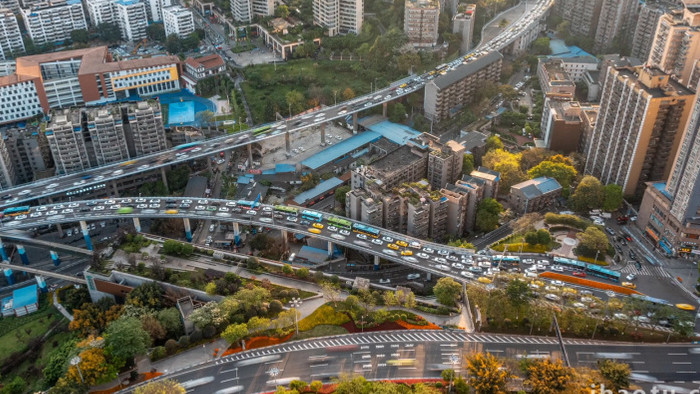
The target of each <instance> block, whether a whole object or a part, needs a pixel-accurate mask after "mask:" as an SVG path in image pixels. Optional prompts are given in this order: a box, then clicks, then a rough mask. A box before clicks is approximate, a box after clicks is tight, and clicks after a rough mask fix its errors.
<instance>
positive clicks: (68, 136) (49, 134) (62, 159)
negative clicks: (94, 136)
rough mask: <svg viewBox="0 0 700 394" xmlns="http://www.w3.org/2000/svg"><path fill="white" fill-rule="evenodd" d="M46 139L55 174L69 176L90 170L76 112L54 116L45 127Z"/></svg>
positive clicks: (68, 111) (78, 116)
mask: <svg viewBox="0 0 700 394" xmlns="http://www.w3.org/2000/svg"><path fill="white" fill-rule="evenodd" d="M46 139H48V141H49V147H50V148H51V155H52V156H53V160H54V163H55V165H56V173H57V174H71V173H74V172H80V171H84V170H87V169H88V168H90V160H89V158H88V153H87V148H86V147H85V138H84V136H83V132H82V127H81V126H80V114H79V113H78V112H73V113H71V111H70V110H65V111H64V112H62V113H57V114H55V115H54V116H53V118H52V119H51V122H49V124H48V125H47V126H46Z"/></svg>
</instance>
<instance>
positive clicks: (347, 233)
mask: <svg viewBox="0 0 700 394" xmlns="http://www.w3.org/2000/svg"><path fill="white" fill-rule="evenodd" d="M339 233H341V234H343V235H346V236H347V235H350V231H349V230H345V229H343V230H340V231H339Z"/></svg>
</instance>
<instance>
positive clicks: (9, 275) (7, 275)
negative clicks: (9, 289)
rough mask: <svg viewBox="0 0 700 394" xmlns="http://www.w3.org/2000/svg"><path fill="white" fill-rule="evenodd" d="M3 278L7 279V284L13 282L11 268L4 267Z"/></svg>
mask: <svg viewBox="0 0 700 394" xmlns="http://www.w3.org/2000/svg"><path fill="white" fill-rule="evenodd" d="M5 279H7V284H8V285H14V284H15V276H14V275H13V274H12V270H11V269H9V268H5Z"/></svg>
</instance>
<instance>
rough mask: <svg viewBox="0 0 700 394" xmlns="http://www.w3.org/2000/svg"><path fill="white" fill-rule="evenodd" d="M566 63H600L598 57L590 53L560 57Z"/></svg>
mask: <svg viewBox="0 0 700 394" xmlns="http://www.w3.org/2000/svg"><path fill="white" fill-rule="evenodd" d="M560 59H561V60H562V61H563V62H564V63H587V64H598V59H597V58H596V57H594V56H590V55H577V56H572V57H563V58H560Z"/></svg>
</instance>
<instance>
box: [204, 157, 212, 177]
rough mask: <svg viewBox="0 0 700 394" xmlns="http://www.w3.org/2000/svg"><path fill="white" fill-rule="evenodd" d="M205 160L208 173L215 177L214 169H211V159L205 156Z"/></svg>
mask: <svg viewBox="0 0 700 394" xmlns="http://www.w3.org/2000/svg"><path fill="white" fill-rule="evenodd" d="M204 160H206V161H207V171H209V173H210V174H212V176H213V175H214V173H213V172H212V168H211V157H209V156H205V157H204Z"/></svg>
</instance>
